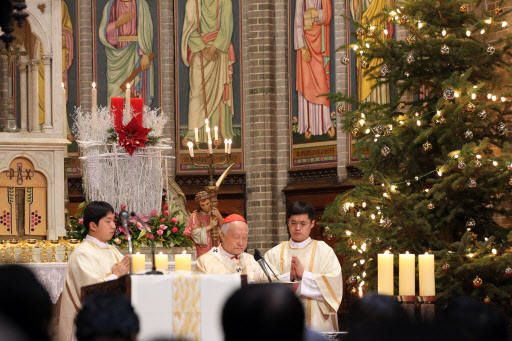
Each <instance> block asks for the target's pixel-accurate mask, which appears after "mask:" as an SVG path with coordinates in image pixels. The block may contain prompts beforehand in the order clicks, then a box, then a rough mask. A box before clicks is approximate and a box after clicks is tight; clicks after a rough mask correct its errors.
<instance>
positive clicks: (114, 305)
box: [75, 294, 139, 341]
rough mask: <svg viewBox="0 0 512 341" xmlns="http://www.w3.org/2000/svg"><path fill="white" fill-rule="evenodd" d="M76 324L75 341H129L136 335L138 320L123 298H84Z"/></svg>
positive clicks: (128, 303) (122, 296)
mask: <svg viewBox="0 0 512 341" xmlns="http://www.w3.org/2000/svg"><path fill="white" fill-rule="evenodd" d="M75 323H76V338H77V340H78V341H103V340H110V341H114V340H115V341H132V340H135V337H136V335H137V333H138V332H139V318H138V317H137V314H135V310H134V309H133V307H132V305H131V303H130V300H129V299H128V298H127V297H126V296H124V295H122V294H102V295H93V296H89V297H87V298H86V299H85V301H84V305H83V307H82V310H80V311H79V312H78V315H77V316H76V320H75Z"/></svg>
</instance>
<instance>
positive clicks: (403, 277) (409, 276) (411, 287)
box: [398, 251, 416, 296]
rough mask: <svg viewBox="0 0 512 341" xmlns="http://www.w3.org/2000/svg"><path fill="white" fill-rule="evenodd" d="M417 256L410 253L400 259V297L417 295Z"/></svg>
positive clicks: (402, 255)
mask: <svg viewBox="0 0 512 341" xmlns="http://www.w3.org/2000/svg"><path fill="white" fill-rule="evenodd" d="M415 261H416V255H410V254H409V251H407V252H406V253H405V254H401V255H400V256H399V259H398V295H401V296H402V295H404V296H414V295H416V276H415V275H416V267H415Z"/></svg>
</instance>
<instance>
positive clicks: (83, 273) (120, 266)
mask: <svg viewBox="0 0 512 341" xmlns="http://www.w3.org/2000/svg"><path fill="white" fill-rule="evenodd" d="M114 219H115V216H114V208H113V207H112V206H111V205H110V204H108V203H106V202H104V201H93V202H91V203H89V204H88V205H87V207H86V208H85V210H84V226H85V227H86V228H87V229H88V230H89V233H88V234H87V237H85V239H84V240H83V242H82V243H81V244H80V245H79V246H78V247H77V248H76V249H75V251H73V253H72V254H71V256H70V257H69V262H68V266H67V270H66V280H65V282H64V289H63V291H62V302H61V308H60V320H59V341H69V340H71V337H72V334H73V321H74V319H75V315H76V313H77V312H78V310H79V309H80V308H81V307H82V305H81V303H80V298H81V288H82V287H83V286H85V285H90V284H95V283H100V282H105V281H109V280H113V279H117V278H119V277H121V276H123V275H125V274H127V273H128V271H129V269H130V258H129V256H128V255H126V256H124V257H123V255H122V254H121V253H120V252H119V251H118V250H117V249H116V248H115V247H113V246H111V245H108V244H107V242H108V241H109V240H110V239H112V236H113V235H114V232H115V230H116V224H115V221H114Z"/></svg>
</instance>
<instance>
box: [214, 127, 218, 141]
mask: <svg viewBox="0 0 512 341" xmlns="http://www.w3.org/2000/svg"><path fill="white" fill-rule="evenodd" d="M213 131H214V132H215V141H218V140H219V128H218V127H217V126H215V127H214V128H213Z"/></svg>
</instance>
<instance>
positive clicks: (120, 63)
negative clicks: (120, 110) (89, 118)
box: [92, 0, 160, 108]
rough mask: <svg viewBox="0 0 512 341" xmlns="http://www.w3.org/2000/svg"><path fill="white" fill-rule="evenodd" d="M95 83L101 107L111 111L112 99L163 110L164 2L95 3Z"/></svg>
mask: <svg viewBox="0 0 512 341" xmlns="http://www.w3.org/2000/svg"><path fill="white" fill-rule="evenodd" d="M92 6H93V8H94V9H95V10H96V12H95V16H94V27H95V28H96V29H95V30H94V35H95V39H94V50H95V57H96V60H95V65H94V67H95V74H96V77H95V81H96V84H97V89H98V106H108V107H110V99H111V98H112V97H125V91H124V90H125V89H126V84H127V83H130V88H131V98H142V99H143V100H144V105H147V106H149V107H151V108H159V107H160V81H159V54H158V50H159V42H160V37H159V34H160V33H159V30H158V27H159V14H158V13H159V12H160V11H159V10H160V1H159V0H158V1H148V0H93V3H92Z"/></svg>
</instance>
